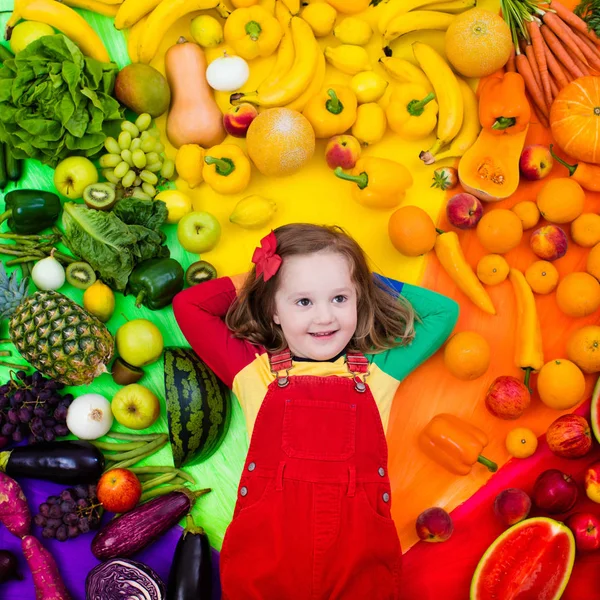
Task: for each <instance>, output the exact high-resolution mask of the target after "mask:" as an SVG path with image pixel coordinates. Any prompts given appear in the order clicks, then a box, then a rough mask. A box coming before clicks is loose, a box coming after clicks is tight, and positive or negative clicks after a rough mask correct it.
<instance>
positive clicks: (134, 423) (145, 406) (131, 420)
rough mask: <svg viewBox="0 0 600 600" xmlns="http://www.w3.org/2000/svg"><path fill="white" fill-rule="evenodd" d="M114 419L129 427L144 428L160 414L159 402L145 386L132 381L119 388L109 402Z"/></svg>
mask: <svg viewBox="0 0 600 600" xmlns="http://www.w3.org/2000/svg"><path fill="white" fill-rule="evenodd" d="M111 408H112V413H113V416H114V417H115V419H116V420H117V421H118V422H119V423H121V425H124V426H125V427H129V429H146V427H150V425H152V424H153V423H154V422H155V421H156V419H158V416H159V415H160V402H159V400H158V398H157V397H156V396H155V395H154V394H153V393H152V392H151V391H150V390H149V389H148V388H147V387H144V386H143V385H140V384H139V383H132V384H130V385H126V386H125V387H124V388H122V389H120V390H119V391H118V392H117V393H116V394H115V395H114V397H113V399H112V403H111Z"/></svg>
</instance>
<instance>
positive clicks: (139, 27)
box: [127, 15, 148, 63]
mask: <svg viewBox="0 0 600 600" xmlns="http://www.w3.org/2000/svg"><path fill="white" fill-rule="evenodd" d="M146 21H148V15H146V16H145V17H142V18H141V19H140V20H139V21H138V22H137V23H136V24H135V25H132V26H131V27H130V28H129V31H128V32H127V54H129V58H130V59H131V62H132V63H136V62H140V39H141V37H142V33H143V32H144V28H145V27H146Z"/></svg>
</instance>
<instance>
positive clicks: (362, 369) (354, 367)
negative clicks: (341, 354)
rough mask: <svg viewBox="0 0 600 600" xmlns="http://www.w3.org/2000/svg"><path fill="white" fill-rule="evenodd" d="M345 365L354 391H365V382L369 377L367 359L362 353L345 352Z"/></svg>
mask: <svg viewBox="0 0 600 600" xmlns="http://www.w3.org/2000/svg"><path fill="white" fill-rule="evenodd" d="M346 365H347V367H348V371H350V373H351V374H352V378H353V379H354V389H355V390H356V391H357V392H364V391H365V390H366V389H367V384H366V383H365V380H366V378H367V377H368V375H369V359H368V358H367V357H366V356H365V355H364V354H363V353H362V352H346Z"/></svg>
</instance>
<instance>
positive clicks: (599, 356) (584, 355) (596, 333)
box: [567, 325, 600, 373]
mask: <svg viewBox="0 0 600 600" xmlns="http://www.w3.org/2000/svg"><path fill="white" fill-rule="evenodd" d="M567 357H568V359H569V360H572V361H573V362H574V363H575V364H576V365H577V366H578V367H579V368H580V369H581V370H582V371H583V372H584V373H598V372H599V371H600V327H599V326H598V325H586V326H585V327H580V328H579V329H576V330H575V331H574V332H573V333H572V334H571V336H570V337H569V339H568V340H567Z"/></svg>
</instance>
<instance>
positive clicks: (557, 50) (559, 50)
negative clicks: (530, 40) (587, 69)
mask: <svg viewBox="0 0 600 600" xmlns="http://www.w3.org/2000/svg"><path fill="white" fill-rule="evenodd" d="M540 31H541V32H542V35H543V36H544V39H545V40H546V44H548V48H550V51H551V52H552V53H553V54H554V56H556V58H557V59H558V60H560V62H561V63H562V64H563V65H564V66H565V67H566V69H567V71H569V73H571V74H572V75H573V76H574V77H582V76H583V73H582V72H581V71H580V70H579V68H578V67H577V65H576V64H575V63H574V62H573V59H572V58H571V57H570V56H569V55H568V53H567V51H566V50H565V48H564V47H563V45H562V44H561V43H560V40H559V39H558V38H557V37H556V36H555V35H554V33H553V32H552V30H551V29H549V28H548V26H547V25H542V26H541V27H540Z"/></svg>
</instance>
